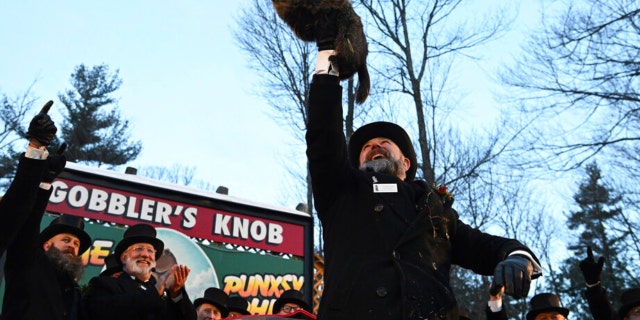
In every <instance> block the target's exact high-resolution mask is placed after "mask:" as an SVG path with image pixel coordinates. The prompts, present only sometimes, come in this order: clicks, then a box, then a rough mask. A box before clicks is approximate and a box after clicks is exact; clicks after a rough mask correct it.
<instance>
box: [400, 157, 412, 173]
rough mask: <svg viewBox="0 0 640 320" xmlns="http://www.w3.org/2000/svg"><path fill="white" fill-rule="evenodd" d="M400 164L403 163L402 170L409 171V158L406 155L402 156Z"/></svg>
mask: <svg viewBox="0 0 640 320" xmlns="http://www.w3.org/2000/svg"><path fill="white" fill-rule="evenodd" d="M402 164H404V172H407V171H409V168H411V160H409V158H407V157H402Z"/></svg>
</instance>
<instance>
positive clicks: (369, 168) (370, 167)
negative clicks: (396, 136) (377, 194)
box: [360, 159, 400, 175]
mask: <svg viewBox="0 0 640 320" xmlns="http://www.w3.org/2000/svg"><path fill="white" fill-rule="evenodd" d="M399 168H400V165H399V164H398V161H395V160H392V159H376V160H370V161H367V162H365V163H363V164H362V167H360V170H362V171H365V172H377V173H386V174H392V175H397V173H398V171H399Z"/></svg>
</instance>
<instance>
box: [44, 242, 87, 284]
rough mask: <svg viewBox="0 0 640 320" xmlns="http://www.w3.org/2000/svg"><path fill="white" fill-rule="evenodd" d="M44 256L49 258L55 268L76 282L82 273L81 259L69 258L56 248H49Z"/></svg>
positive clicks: (77, 257) (67, 253) (66, 253)
mask: <svg viewBox="0 0 640 320" xmlns="http://www.w3.org/2000/svg"><path fill="white" fill-rule="evenodd" d="M44 254H45V255H46V256H47V257H48V258H49V261H51V262H52V263H53V265H54V266H56V268H58V269H59V270H62V271H63V272H66V273H67V274H69V275H70V276H71V277H72V278H73V279H74V280H76V281H78V279H80V277H81V276H82V273H83V272H84V266H83V265H82V257H80V256H75V255H74V256H69V252H63V251H60V250H58V248H56V247H54V246H51V247H49V249H48V250H47V251H45V252H44Z"/></svg>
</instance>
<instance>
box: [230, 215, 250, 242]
mask: <svg viewBox="0 0 640 320" xmlns="http://www.w3.org/2000/svg"><path fill="white" fill-rule="evenodd" d="M233 237H235V238H240V239H248V238H249V219H240V218H239V217H234V218H233Z"/></svg>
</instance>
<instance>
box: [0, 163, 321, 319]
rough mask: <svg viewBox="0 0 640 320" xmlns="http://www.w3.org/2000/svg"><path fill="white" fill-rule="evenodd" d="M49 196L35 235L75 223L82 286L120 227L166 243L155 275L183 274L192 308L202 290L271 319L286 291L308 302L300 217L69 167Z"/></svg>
mask: <svg viewBox="0 0 640 320" xmlns="http://www.w3.org/2000/svg"><path fill="white" fill-rule="evenodd" d="M53 188H54V190H53V192H52V195H51V198H50V199H49V205H48V206H47V212H48V214H45V217H44V218H43V221H42V223H41V229H44V228H45V227H46V226H48V225H49V223H50V222H51V221H52V220H53V219H54V218H55V216H57V215H59V214H67V215H74V216H80V217H84V218H86V219H85V231H87V233H89V235H91V237H92V240H93V243H92V246H91V248H90V249H89V250H87V251H86V252H85V253H84V254H83V255H82V261H83V264H84V265H85V272H84V275H83V277H82V279H80V281H79V284H80V285H81V286H83V285H86V284H87V283H88V282H89V280H90V279H91V278H92V277H95V276H98V275H99V274H100V272H102V271H103V270H104V269H105V266H104V264H105V262H104V258H105V257H106V256H107V255H109V254H110V253H112V252H113V251H114V249H115V247H116V245H117V243H118V242H119V241H120V239H122V236H123V234H124V231H125V230H126V226H130V225H135V224H138V223H148V224H151V225H153V226H154V227H156V230H157V231H158V238H159V239H161V240H162V241H163V242H164V243H165V249H164V252H163V255H162V257H161V258H160V259H158V261H157V264H158V265H157V267H156V269H157V271H158V272H164V270H163V269H164V268H165V267H166V268H168V266H170V265H173V264H175V263H179V264H184V265H186V266H188V267H189V268H190V269H191V273H190V274H189V277H188V279H187V283H186V285H185V288H186V289H187V292H188V294H189V297H190V298H191V300H192V301H193V300H195V299H197V298H199V297H202V296H203V295H204V290H205V289H207V288H209V287H218V288H221V289H223V290H224V291H225V292H226V293H227V294H229V295H230V296H240V297H243V298H245V299H247V301H248V302H249V305H250V307H249V310H250V311H251V312H252V313H254V314H269V313H271V308H272V305H273V303H274V302H275V300H276V299H277V298H278V297H279V296H280V294H281V293H282V292H283V291H285V290H288V289H296V290H301V291H302V292H303V293H305V295H306V297H307V300H308V301H311V295H312V291H313V289H312V287H311V283H312V281H310V279H312V277H313V245H312V239H313V237H312V234H311V232H312V231H311V230H312V228H313V225H312V223H313V220H312V217H311V216H310V215H308V214H306V213H303V212H298V211H295V210H292V209H287V208H282V207H276V206H271V205H264V204H258V203H254V202H251V201H248V200H242V199H238V198H234V197H230V196H227V195H220V194H214V193H212V192H206V191H202V190H195V189H190V188H186V187H183V186H178V185H173V184H167V183H163V182H159V181H155V180H151V179H147V178H143V177H137V176H132V175H126V174H120V173H115V172H110V171H106V170H100V169H96V168H90V167H86V166H81V165H78V164H74V163H67V167H66V168H65V171H64V172H63V173H62V174H61V175H60V177H59V178H58V179H56V181H54V183H53ZM0 289H1V290H2V291H1V293H2V294H4V287H3V286H0ZM0 298H1V297H0ZM0 301H1V300H0Z"/></svg>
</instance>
